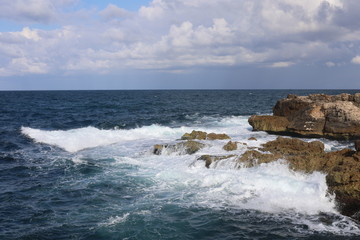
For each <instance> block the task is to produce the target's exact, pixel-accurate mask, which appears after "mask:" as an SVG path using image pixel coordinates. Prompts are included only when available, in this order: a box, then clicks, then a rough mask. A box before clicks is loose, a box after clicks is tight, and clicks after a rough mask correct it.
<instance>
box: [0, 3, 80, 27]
mask: <svg viewBox="0 0 360 240" xmlns="http://www.w3.org/2000/svg"><path fill="white" fill-rule="evenodd" d="M74 1H75V0H57V1H51V0H11V1H8V0H0V6H1V9H0V19H1V18H2V19H8V20H13V21H17V22H24V23H29V22H30V23H50V22H52V21H54V20H55V19H56V18H57V17H58V13H59V9H60V8H61V7H62V6H65V5H68V4H70V3H72V2H74Z"/></svg>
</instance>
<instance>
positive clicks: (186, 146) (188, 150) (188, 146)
mask: <svg viewBox="0 0 360 240" xmlns="http://www.w3.org/2000/svg"><path fill="white" fill-rule="evenodd" d="M204 147H205V144H203V143H200V142H196V141H186V142H179V143H176V144H156V145H154V147H153V151H152V152H153V154H155V155H161V154H163V153H164V151H166V152H168V153H171V152H179V153H180V154H194V153H196V152H197V151H199V150H200V149H202V148H204Z"/></svg>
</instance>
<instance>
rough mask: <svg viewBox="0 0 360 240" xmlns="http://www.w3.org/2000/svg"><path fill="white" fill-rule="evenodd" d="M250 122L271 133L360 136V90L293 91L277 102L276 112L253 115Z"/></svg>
mask: <svg viewBox="0 0 360 240" xmlns="http://www.w3.org/2000/svg"><path fill="white" fill-rule="evenodd" d="M249 123H250V125H251V126H252V127H253V129H254V130H257V131H267V132H270V133H279V134H288V135H289V134H290V135H291V134H295V135H301V136H311V137H319V136H320V137H327V138H336V139H349V138H360V93H357V94H355V95H350V94H340V95H335V96H330V95H325V94H312V95H309V96H296V95H289V96H288V97H287V98H285V99H281V100H279V101H278V102H277V103H276V105H275V106H274V108H273V116H251V117H250V118H249Z"/></svg>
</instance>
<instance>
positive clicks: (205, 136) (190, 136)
mask: <svg viewBox="0 0 360 240" xmlns="http://www.w3.org/2000/svg"><path fill="white" fill-rule="evenodd" d="M195 139H197V140H224V139H230V137H229V136H228V135H226V134H224V133H222V134H216V133H207V132H202V131H195V130H193V131H192V132H191V133H185V134H184V135H183V136H182V137H181V140H195Z"/></svg>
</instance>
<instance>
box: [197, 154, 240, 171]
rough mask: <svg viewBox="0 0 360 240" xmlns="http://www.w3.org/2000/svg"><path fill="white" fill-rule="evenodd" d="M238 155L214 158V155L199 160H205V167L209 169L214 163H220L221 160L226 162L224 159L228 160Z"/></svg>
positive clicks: (203, 156) (204, 156)
mask: <svg viewBox="0 0 360 240" xmlns="http://www.w3.org/2000/svg"><path fill="white" fill-rule="evenodd" d="M235 156H236V155H226V156H213V155H202V156H200V157H199V158H198V159H197V160H203V161H205V167H207V168H209V167H210V165H211V164H212V163H213V162H216V161H219V160H224V159H228V158H232V157H235Z"/></svg>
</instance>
